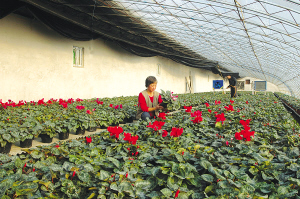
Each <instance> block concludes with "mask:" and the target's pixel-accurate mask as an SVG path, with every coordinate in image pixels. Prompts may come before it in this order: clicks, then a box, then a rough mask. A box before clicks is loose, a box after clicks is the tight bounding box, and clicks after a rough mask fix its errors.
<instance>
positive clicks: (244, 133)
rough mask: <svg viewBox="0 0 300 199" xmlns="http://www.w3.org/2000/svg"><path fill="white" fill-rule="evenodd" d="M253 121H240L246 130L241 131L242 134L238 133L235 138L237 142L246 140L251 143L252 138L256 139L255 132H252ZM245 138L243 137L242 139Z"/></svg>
mask: <svg viewBox="0 0 300 199" xmlns="http://www.w3.org/2000/svg"><path fill="white" fill-rule="evenodd" d="M250 121H251V119H247V120H240V123H241V125H243V127H244V130H241V132H236V133H235V135H234V137H235V139H237V140H242V139H243V138H245V139H246V141H251V136H252V137H254V133H255V132H254V131H251V132H250V126H249V123H250ZM242 136H243V137H242Z"/></svg>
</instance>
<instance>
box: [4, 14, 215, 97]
mask: <svg viewBox="0 0 300 199" xmlns="http://www.w3.org/2000/svg"><path fill="white" fill-rule="evenodd" d="M0 27H1V28H0V41H1V43H0V46H1V47H0V56H1V57H0V71H1V78H0V85H1V92H0V99H2V100H3V101H7V100H8V99H11V100H13V101H18V100H38V99H41V98H45V100H48V99H50V98H52V97H53V98H63V99H67V98H70V97H72V98H78V97H79V98H83V99H87V98H93V97H114V96H122V95H123V96H132V95H138V93H139V92H140V91H142V90H143V89H145V86H144V85H145V79H146V77H147V76H149V75H153V76H156V77H157V79H158V87H157V91H160V89H163V90H171V91H173V92H174V93H185V77H188V76H189V72H190V71H191V75H192V79H193V88H194V92H204V91H212V80H214V79H221V77H220V76H218V75H214V74H213V73H211V72H209V71H207V70H202V69H197V68H191V67H187V66H184V65H181V64H178V63H176V62H174V61H171V60H169V59H166V58H163V57H159V56H158V57H150V58H148V57H147V58H145V57H139V56H136V55H133V54H130V53H129V52H127V51H125V50H123V49H121V48H120V47H119V46H116V45H115V44H113V43H111V42H108V41H104V40H99V39H98V40H92V41H84V42H82V41H75V40H71V39H67V38H65V37H63V36H61V35H59V34H58V33H56V32H54V31H53V30H51V29H49V28H47V27H45V26H44V25H43V24H42V23H40V22H39V21H37V20H29V19H27V18H24V17H21V16H18V15H14V14H11V15H9V16H7V17H5V18H3V19H1V20H0ZM73 46H79V47H84V68H76V67H73V63H72V55H73ZM157 64H160V65H161V74H160V75H157Z"/></svg>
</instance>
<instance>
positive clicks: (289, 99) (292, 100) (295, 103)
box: [275, 92, 300, 114]
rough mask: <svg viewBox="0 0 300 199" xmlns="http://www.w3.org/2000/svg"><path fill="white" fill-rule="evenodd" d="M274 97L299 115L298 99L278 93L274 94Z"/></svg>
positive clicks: (299, 101) (299, 104)
mask: <svg viewBox="0 0 300 199" xmlns="http://www.w3.org/2000/svg"><path fill="white" fill-rule="evenodd" d="M275 95H276V96H277V97H278V98H280V99H281V100H282V101H283V102H284V103H286V104H287V105H288V106H290V107H291V108H292V109H294V110H295V111H296V112H297V113H298V114H300V100H299V99H298V98H296V97H292V96H290V95H286V94H283V93H279V92H276V93H275Z"/></svg>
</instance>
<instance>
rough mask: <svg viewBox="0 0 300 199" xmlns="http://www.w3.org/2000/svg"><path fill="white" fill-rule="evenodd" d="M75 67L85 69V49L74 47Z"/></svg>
mask: <svg viewBox="0 0 300 199" xmlns="http://www.w3.org/2000/svg"><path fill="white" fill-rule="evenodd" d="M73 67H83V48H82V47H77V46H73Z"/></svg>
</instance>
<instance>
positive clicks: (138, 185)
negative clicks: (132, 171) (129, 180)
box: [134, 179, 151, 189]
mask: <svg viewBox="0 0 300 199" xmlns="http://www.w3.org/2000/svg"><path fill="white" fill-rule="evenodd" d="M134 185H135V187H136V188H142V189H149V188H150V187H151V182H149V181H148V180H142V179H137V181H135V183H134Z"/></svg>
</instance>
